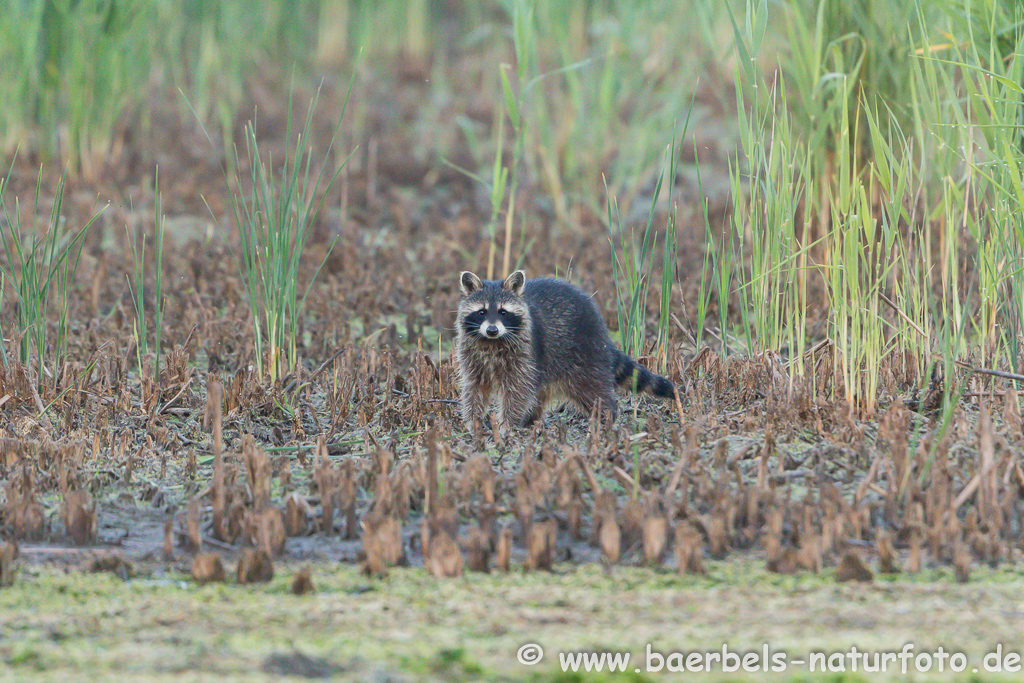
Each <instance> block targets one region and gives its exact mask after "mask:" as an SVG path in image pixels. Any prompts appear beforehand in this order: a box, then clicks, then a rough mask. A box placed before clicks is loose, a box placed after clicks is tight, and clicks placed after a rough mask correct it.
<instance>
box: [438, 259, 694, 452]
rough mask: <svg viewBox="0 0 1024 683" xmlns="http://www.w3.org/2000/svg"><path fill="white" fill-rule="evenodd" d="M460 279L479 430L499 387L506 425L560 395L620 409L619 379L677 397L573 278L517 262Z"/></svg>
mask: <svg viewBox="0 0 1024 683" xmlns="http://www.w3.org/2000/svg"><path fill="white" fill-rule="evenodd" d="M459 284H460V286H461V288H462V295H463V296H462V299H460V300H459V309H458V317H457V319H456V323H455V325H456V341H455V352H456V360H457V362H458V373H459V380H460V384H461V386H460V389H461V407H462V419H463V422H465V424H466V428H467V429H469V430H470V432H471V433H473V434H476V433H477V428H478V425H479V424H482V423H483V420H484V417H485V416H486V413H487V410H488V408H489V407H490V403H491V397H492V395H493V396H494V397H495V399H496V401H495V402H496V403H497V418H498V419H497V424H495V425H494V427H495V429H497V427H498V426H499V425H500V427H501V429H502V431H504V432H506V433H507V432H509V431H511V430H512V429H513V428H515V427H521V426H525V425H529V424H531V423H533V422H534V421H536V420H537V419H538V418H539V417H540V415H541V413H542V411H543V409H544V405H545V404H546V403H547V402H549V401H550V400H552V399H567V400H568V401H570V402H571V403H572V404H574V405H575V406H576V407H577V408H578V409H579V410H580V411H581V412H582V413H584V414H589V413H590V412H591V411H592V410H593V409H594V406H595V404H597V402H598V401H600V402H601V406H602V407H603V408H604V409H606V410H608V411H610V412H611V413H612V415H613V416H614V415H615V414H616V413H617V408H616V404H615V393H614V389H615V386H616V385H620V386H624V387H628V388H631V389H633V390H634V391H647V392H649V393H651V394H654V395H655V396H662V397H665V398H675V395H676V390H675V386H673V384H672V382H670V381H669V380H667V379H666V378H664V377H659V376H658V375H655V374H653V373H651V372H650V371H649V370H647V369H646V368H644V367H643V366H641V365H639V364H638V363H637V362H636V361H635V360H633V359H632V358H630V357H629V356H627V355H626V354H624V353H623V352H622V351H620V350H619V349H618V348H616V347H615V345H614V344H613V343H612V340H611V338H609V336H608V328H607V327H606V326H605V323H604V318H603V317H602V316H601V312H600V311H599V310H598V308H597V305H596V304H595V303H594V300H593V299H592V298H591V297H589V296H587V295H586V294H584V293H583V292H582V291H580V290H579V289H578V288H577V287H575V286H573V285H571V284H569V283H568V282H566V281H564V280H558V279H555V278H534V279H532V280H529V281H527V279H526V276H525V275H524V274H523V271H521V270H517V271H516V272H514V273H512V274H511V275H509V276H508V277H507V278H505V280H504V281H499V280H492V281H487V282H484V281H482V280H481V279H480V278H479V277H477V276H476V275H474V274H473V273H470V272H468V271H466V272H463V273H462V274H461V275H460V277H459Z"/></svg>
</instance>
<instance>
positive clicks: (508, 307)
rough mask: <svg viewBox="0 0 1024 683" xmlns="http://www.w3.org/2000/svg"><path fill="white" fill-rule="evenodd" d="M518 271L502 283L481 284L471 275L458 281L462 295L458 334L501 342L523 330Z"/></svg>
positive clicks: (523, 303) (522, 302)
mask: <svg viewBox="0 0 1024 683" xmlns="http://www.w3.org/2000/svg"><path fill="white" fill-rule="evenodd" d="M524 280H525V278H524V277H523V275H522V271H516V272H515V273H513V274H512V275H509V276H508V278H506V279H505V280H504V281H503V282H499V281H497V280H493V281H487V282H484V281H482V280H480V278H478V277H477V276H476V275H474V274H473V273H469V272H465V273H463V274H462V276H461V278H460V284H461V286H462V292H463V294H464V295H465V296H464V297H463V299H462V301H460V302H459V313H460V319H461V320H460V323H461V325H462V331H463V332H465V333H466V334H467V335H469V336H471V337H475V338H477V339H481V340H485V341H500V340H505V339H507V337H508V336H509V335H515V334H517V333H518V332H520V331H521V330H522V329H523V323H524V317H525V316H526V315H527V309H526V305H525V302H524V301H523V299H522V290H523V282H524Z"/></svg>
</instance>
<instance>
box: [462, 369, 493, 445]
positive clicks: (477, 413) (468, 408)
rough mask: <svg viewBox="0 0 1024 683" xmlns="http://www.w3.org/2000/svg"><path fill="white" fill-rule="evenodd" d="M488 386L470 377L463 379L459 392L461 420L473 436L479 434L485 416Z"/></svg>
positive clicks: (488, 392)
mask: <svg viewBox="0 0 1024 683" xmlns="http://www.w3.org/2000/svg"><path fill="white" fill-rule="evenodd" d="M489 394H490V391H489V387H485V386H483V385H481V384H480V383H478V382H475V381H473V380H471V379H466V380H463V382H462V386H461V391H460V392H459V403H460V404H461V408H462V422H463V424H465V425H466V429H467V430H468V431H469V433H470V434H472V435H473V436H479V435H480V431H481V429H482V427H483V424H484V418H485V417H487V402H488V398H489Z"/></svg>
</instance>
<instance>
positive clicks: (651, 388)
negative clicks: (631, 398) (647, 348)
mask: <svg viewBox="0 0 1024 683" xmlns="http://www.w3.org/2000/svg"><path fill="white" fill-rule="evenodd" d="M612 374H613V375H614V376H615V383H616V384H618V385H619V386H620V387H624V388H626V389H630V390H632V391H635V392H637V393H639V392H641V391H646V392H647V393H649V394H654V395H655V396H661V397H662V398H675V397H676V388H675V385H673V384H672V382H670V381H669V380H667V379H666V378H664V377H662V376H660V375H655V374H654V373H653V372H651V371H650V370H648V369H647V368H645V367H644V366H642V365H640V364H639V363H637V362H636V361H635V360H633V359H632V358H630V357H629V356H627V355H626V354H624V353H623V352H622V351H619V350H618V349H612Z"/></svg>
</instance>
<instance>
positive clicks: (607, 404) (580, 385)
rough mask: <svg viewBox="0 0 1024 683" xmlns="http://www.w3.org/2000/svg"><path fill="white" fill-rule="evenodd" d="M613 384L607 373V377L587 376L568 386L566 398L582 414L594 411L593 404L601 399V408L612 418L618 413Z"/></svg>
mask: <svg viewBox="0 0 1024 683" xmlns="http://www.w3.org/2000/svg"><path fill="white" fill-rule="evenodd" d="M614 387H615V384H614V380H613V378H612V377H611V375H609V376H608V377H588V378H587V379H584V380H581V381H579V382H577V383H575V384H574V385H572V386H571V387H570V390H569V392H568V394H569V395H568V397H567V398H568V399H569V400H570V401H572V402H573V404H574V405H575V406H576V407H577V408H578V409H579V411H580V412H581V413H583V414H584V415H590V414H591V413H592V412H594V405H596V404H597V402H598V401H599V400H600V401H601V409H602V410H605V411H608V412H610V413H611V414H612V418H613V419H614V418H615V417H616V416H617V415H618V414H619V409H618V405H617V404H616V402H615V389H614Z"/></svg>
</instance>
